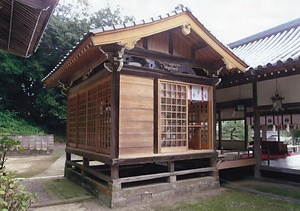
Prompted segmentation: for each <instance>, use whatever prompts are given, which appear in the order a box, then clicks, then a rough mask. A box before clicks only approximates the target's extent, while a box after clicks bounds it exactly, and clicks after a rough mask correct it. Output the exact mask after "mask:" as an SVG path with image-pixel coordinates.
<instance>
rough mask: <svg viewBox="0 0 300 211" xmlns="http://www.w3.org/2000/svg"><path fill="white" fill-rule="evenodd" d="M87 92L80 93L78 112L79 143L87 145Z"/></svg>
mask: <svg viewBox="0 0 300 211" xmlns="http://www.w3.org/2000/svg"><path fill="white" fill-rule="evenodd" d="M86 95H87V93H86V92H85V93H82V94H79V95H78V113H77V119H78V120H77V124H78V127H77V128H78V137H77V140H78V144H79V145H83V146H85V141H86V123H87V122H86V107H87V106H86V105H87V97H86Z"/></svg>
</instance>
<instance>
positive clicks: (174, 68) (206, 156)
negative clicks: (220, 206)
mask: <svg viewBox="0 0 300 211" xmlns="http://www.w3.org/2000/svg"><path fill="white" fill-rule="evenodd" d="M245 69H246V64H245V63H244V62H243V61H241V60H240V59H239V58H238V57H237V56H235V55H234V54H233V53H232V51H231V50H229V48H227V47H226V46H224V45H223V44H222V43H220V42H219V41H218V40H217V39H216V38H215V37H214V36H212V35H211V33H210V32H209V31H208V30H207V29H206V28H205V27H204V26H203V25H202V24H201V23H200V22H199V21H198V20H197V19H196V18H195V17H194V16H193V15H192V13H191V12H190V11H188V10H186V9H185V8H183V9H179V10H176V11H174V12H172V13H170V14H167V15H165V16H159V17H157V18H152V19H150V20H143V21H141V22H133V23H128V24H123V25H114V26H109V27H101V28H97V29H95V30H92V31H90V32H89V33H88V34H86V35H85V36H84V37H83V39H82V40H81V41H80V42H79V43H78V44H77V45H76V46H75V47H74V49H73V50H72V51H70V53H68V55H66V57H65V58H64V59H63V60H62V61H61V62H60V63H59V64H58V66H57V67H56V68H55V69H54V70H53V71H52V72H51V73H50V74H49V75H47V76H46V77H45V78H44V80H43V81H44V84H45V86H46V87H54V86H62V87H63V89H64V91H65V93H66V94H67V98H68V120H67V136H68V138H67V146H66V152H67V161H66V168H65V176H66V177H68V178H69V179H71V180H73V181H75V182H78V183H79V184H81V185H82V186H84V187H85V188H86V189H88V190H90V191H91V192H92V193H93V194H95V195H96V196H98V197H99V199H101V200H102V201H104V202H106V203H107V204H108V205H109V206H111V207H118V206H124V205H128V204H130V203H137V202H145V201H151V200H161V199H164V198H169V197H172V196H175V195H182V194H191V193H200V192H201V191H202V190H205V189H209V188H215V187H218V186H219V180H218V170H217V168H216V158H217V152H216V150H215V148H216V143H215V135H214V134H215V132H214V128H215V127H214V124H215V84H216V83H217V82H218V75H220V74H225V73H228V72H235V71H245ZM72 155H77V156H81V157H82V159H73V156H72Z"/></svg>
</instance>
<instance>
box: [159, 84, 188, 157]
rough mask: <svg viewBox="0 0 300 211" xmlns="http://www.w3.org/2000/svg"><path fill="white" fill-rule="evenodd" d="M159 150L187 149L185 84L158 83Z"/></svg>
mask: <svg viewBox="0 0 300 211" xmlns="http://www.w3.org/2000/svg"><path fill="white" fill-rule="evenodd" d="M159 88H160V90H159V92H160V102H159V106H160V116H159V119H160V120H161V122H160V133H159V134H160V137H159V139H160V152H172V151H185V150H187V145H188V144H187V90H188V89H187V86H186V85H184V84H177V83H171V82H161V83H160V87H159Z"/></svg>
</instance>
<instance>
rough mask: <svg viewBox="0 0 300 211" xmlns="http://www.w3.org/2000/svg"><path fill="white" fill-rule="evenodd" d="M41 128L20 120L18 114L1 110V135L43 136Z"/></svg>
mask: <svg viewBox="0 0 300 211" xmlns="http://www.w3.org/2000/svg"><path fill="white" fill-rule="evenodd" d="M43 133H44V131H43V130H42V128H41V127H38V126H36V125H35V124H34V123H30V122H28V121H26V120H24V119H22V118H20V117H19V116H18V115H17V113H16V112H11V111H1V110H0V134H1V135H11V134H20V135H29V134H43Z"/></svg>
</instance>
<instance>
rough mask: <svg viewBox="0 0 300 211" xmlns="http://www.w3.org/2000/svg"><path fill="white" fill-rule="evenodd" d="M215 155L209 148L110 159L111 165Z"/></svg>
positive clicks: (190, 158)
mask: <svg viewBox="0 0 300 211" xmlns="http://www.w3.org/2000/svg"><path fill="white" fill-rule="evenodd" d="M215 156H217V152H214V151H213V150H211V152H195V153H186V154H172V155H170V154H169V155H164V154H161V155H159V156H149V157H133V158H117V159H113V160H112V165H119V166H123V165H133V164H145V163H154V162H167V161H180V160H192V159H200V158H211V157H215Z"/></svg>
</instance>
